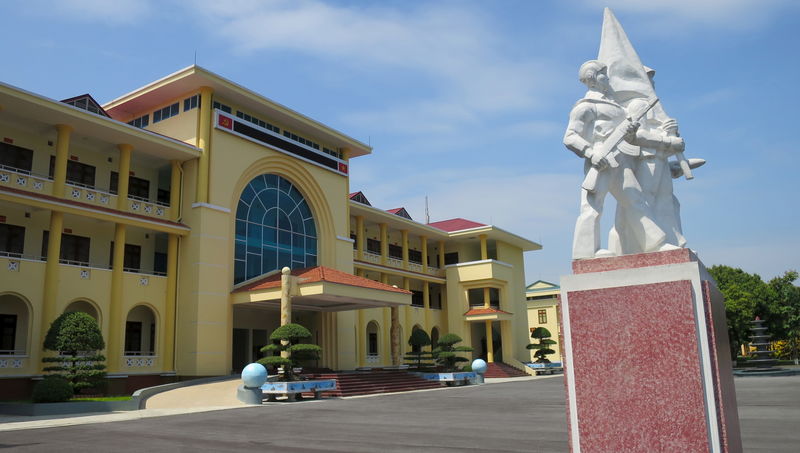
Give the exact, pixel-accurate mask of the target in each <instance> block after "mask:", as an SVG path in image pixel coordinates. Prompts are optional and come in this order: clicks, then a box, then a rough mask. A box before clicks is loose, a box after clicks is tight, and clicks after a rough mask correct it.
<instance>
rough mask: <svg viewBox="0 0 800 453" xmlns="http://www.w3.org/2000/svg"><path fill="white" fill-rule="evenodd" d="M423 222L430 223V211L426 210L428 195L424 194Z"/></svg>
mask: <svg viewBox="0 0 800 453" xmlns="http://www.w3.org/2000/svg"><path fill="white" fill-rule="evenodd" d="M425 223H426V224H427V223H431V212H430V211H429V210H428V196H427V195H425Z"/></svg>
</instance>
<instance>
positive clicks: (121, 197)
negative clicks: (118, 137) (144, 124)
mask: <svg viewBox="0 0 800 453" xmlns="http://www.w3.org/2000/svg"><path fill="white" fill-rule="evenodd" d="M117 148H118V149H119V184H118V185H117V209H119V210H120V211H125V210H127V209H128V186H129V182H130V175H131V151H132V150H133V146H131V145H127V144H124V143H123V144H120V145H117Z"/></svg>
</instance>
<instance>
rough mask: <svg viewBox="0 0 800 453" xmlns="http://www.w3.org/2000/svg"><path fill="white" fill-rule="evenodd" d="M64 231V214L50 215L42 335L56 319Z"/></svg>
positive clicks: (53, 213)
mask: <svg viewBox="0 0 800 453" xmlns="http://www.w3.org/2000/svg"><path fill="white" fill-rule="evenodd" d="M63 229H64V213H63V212H58V211H52V212H51V213H50V234H49V236H48V239H47V263H45V267H44V294H43V297H42V298H43V300H42V335H45V334H46V333H47V329H49V328H50V323H52V322H53V321H54V320H55V319H56V313H57V304H56V297H57V296H58V273H59V270H60V269H59V266H58V259H59V257H60V256H61V231H62V230H63Z"/></svg>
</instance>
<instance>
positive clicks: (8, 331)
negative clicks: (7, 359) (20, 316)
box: [0, 315, 17, 354]
mask: <svg viewBox="0 0 800 453" xmlns="http://www.w3.org/2000/svg"><path fill="white" fill-rule="evenodd" d="M16 339H17V315H0V354H13V353H14V347H15V342H16Z"/></svg>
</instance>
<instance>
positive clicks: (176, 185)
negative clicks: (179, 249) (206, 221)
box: [167, 160, 183, 259]
mask: <svg viewBox="0 0 800 453" xmlns="http://www.w3.org/2000/svg"><path fill="white" fill-rule="evenodd" d="M170 165H171V166H172V173H171V174H170V181H169V216H170V220H172V221H173V222H177V221H178V219H179V218H180V217H181V191H182V190H183V187H182V184H181V163H180V162H178V161H177V160H173V161H171V162H170ZM167 259H169V258H167Z"/></svg>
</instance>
